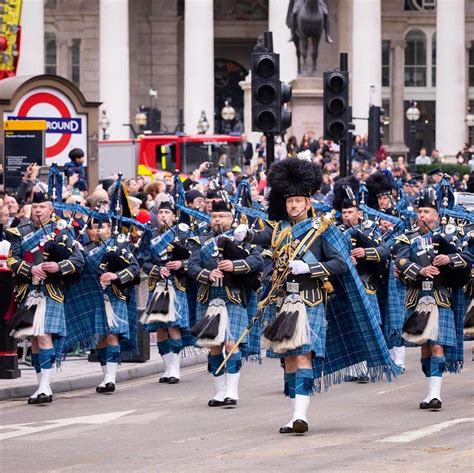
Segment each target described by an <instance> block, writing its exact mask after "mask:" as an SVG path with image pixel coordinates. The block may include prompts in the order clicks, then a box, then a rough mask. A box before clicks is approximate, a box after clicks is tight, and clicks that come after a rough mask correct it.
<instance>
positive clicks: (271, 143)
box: [265, 133, 275, 172]
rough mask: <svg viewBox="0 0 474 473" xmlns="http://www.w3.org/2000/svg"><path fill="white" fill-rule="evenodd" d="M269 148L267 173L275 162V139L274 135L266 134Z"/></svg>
mask: <svg viewBox="0 0 474 473" xmlns="http://www.w3.org/2000/svg"><path fill="white" fill-rule="evenodd" d="M265 138H266V148H267V172H268V171H269V169H270V166H271V165H272V164H273V162H274V161H275V137H274V134H273V133H265Z"/></svg>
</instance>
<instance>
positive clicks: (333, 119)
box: [324, 70, 349, 141]
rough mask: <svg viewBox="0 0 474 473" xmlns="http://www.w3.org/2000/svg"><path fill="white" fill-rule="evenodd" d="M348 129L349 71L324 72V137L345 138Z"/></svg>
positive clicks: (332, 138) (335, 139)
mask: <svg viewBox="0 0 474 473" xmlns="http://www.w3.org/2000/svg"><path fill="white" fill-rule="evenodd" d="M348 129H349V73H348V72H347V71H339V70H335V71H329V72H325V73H324V138H325V139H330V140H333V141H341V140H345V139H346V137H347V132H348Z"/></svg>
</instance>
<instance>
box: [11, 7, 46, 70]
mask: <svg viewBox="0 0 474 473" xmlns="http://www.w3.org/2000/svg"><path fill="white" fill-rule="evenodd" d="M20 24H21V49H20V59H19V61H18V68H17V75H18V76H33V75H39V74H44V0H23V6H22V9H21V19H20Z"/></svg>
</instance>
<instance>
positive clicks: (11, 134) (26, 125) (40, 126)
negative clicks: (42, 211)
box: [3, 120, 47, 191]
mask: <svg viewBox="0 0 474 473" xmlns="http://www.w3.org/2000/svg"><path fill="white" fill-rule="evenodd" d="M46 126H47V125H46V121H45V120H11V121H4V122H3V132H4V150H3V156H4V159H3V184H4V189H5V190H7V189H11V190H14V191H16V190H17V189H18V186H19V185H20V182H21V178H22V176H23V173H24V172H25V170H26V168H27V167H28V166H29V165H30V164H33V163H36V164H38V165H39V166H42V165H43V164H44V150H45V137H44V134H45V131H46Z"/></svg>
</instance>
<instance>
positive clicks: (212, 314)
mask: <svg viewBox="0 0 474 473" xmlns="http://www.w3.org/2000/svg"><path fill="white" fill-rule="evenodd" d="M233 219H234V216H233V214H232V210H231V208H230V206H229V205H228V204H227V203H225V202H224V201H222V200H221V201H217V202H213V205H212V212H211V229H212V232H211V233H208V234H206V235H202V236H196V237H193V238H190V239H189V242H190V247H191V250H192V253H191V257H190V259H189V265H188V274H189V275H190V276H191V277H192V278H194V279H195V280H196V281H197V282H198V283H199V289H198V307H197V321H198V322H197V324H196V325H195V326H194V327H193V328H192V333H193V334H194V335H195V336H196V337H197V339H198V344H199V346H201V347H205V348H209V356H208V371H209V373H210V374H211V375H212V377H213V380H214V384H215V388H216V394H215V395H214V397H213V398H212V399H211V400H209V402H208V405H209V407H221V406H226V407H232V406H236V405H237V401H238V399H239V392H238V386H239V379H240V369H241V366H242V353H241V352H240V351H236V352H235V353H233V355H232V356H231V358H230V359H229V360H228V362H227V364H226V367H225V370H221V371H219V372H218V368H219V367H220V366H221V364H222V362H223V361H224V350H225V351H226V352H229V351H230V350H231V349H232V348H233V346H234V342H235V340H237V339H238V338H239V335H240V333H242V332H243V330H244V329H245V327H246V326H247V323H248V316H247V307H246V304H247V301H245V296H246V293H245V291H243V290H242V281H241V279H242V278H245V279H251V278H255V277H256V276H257V275H258V274H259V272H260V270H261V268H262V257H261V256H260V254H259V252H258V250H257V249H256V248H255V247H254V246H252V245H250V244H247V243H244V244H239V243H237V242H235V241H234V239H233V238H232V235H231V229H232V222H233Z"/></svg>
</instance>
